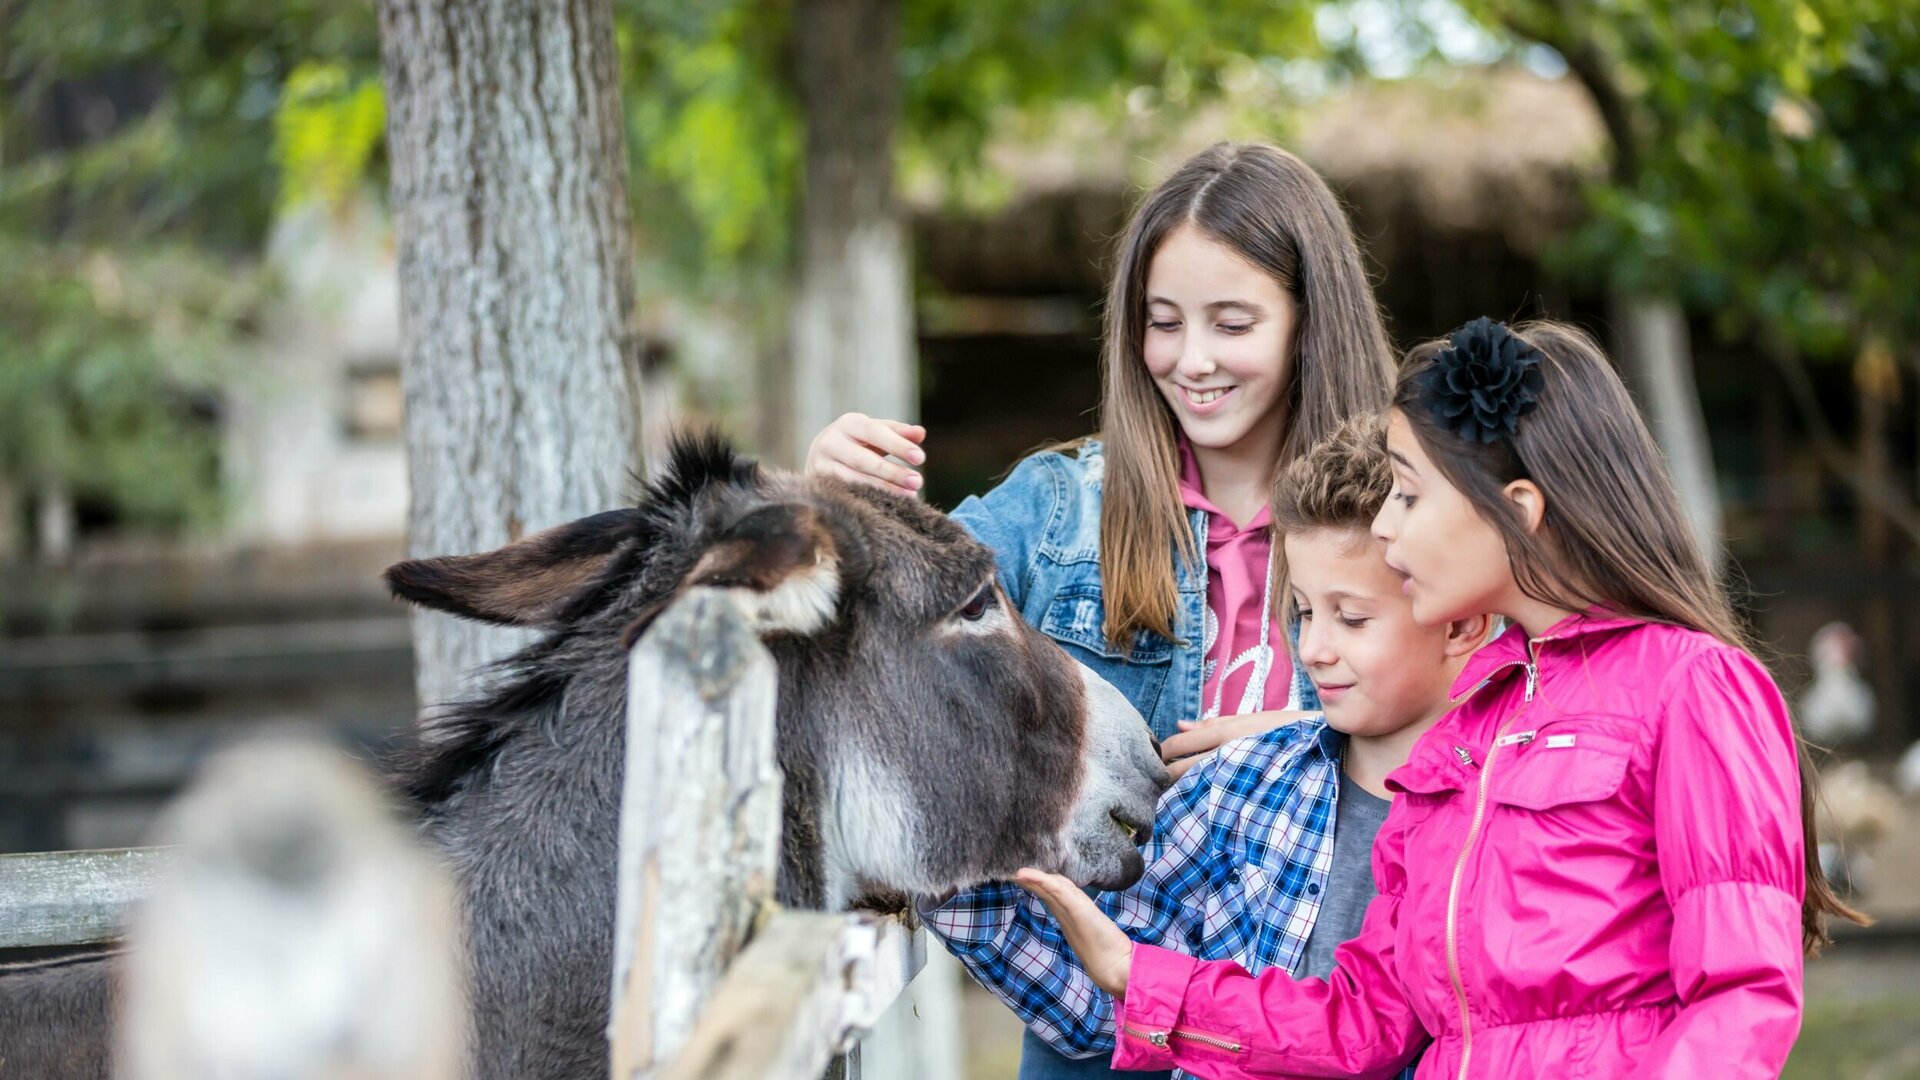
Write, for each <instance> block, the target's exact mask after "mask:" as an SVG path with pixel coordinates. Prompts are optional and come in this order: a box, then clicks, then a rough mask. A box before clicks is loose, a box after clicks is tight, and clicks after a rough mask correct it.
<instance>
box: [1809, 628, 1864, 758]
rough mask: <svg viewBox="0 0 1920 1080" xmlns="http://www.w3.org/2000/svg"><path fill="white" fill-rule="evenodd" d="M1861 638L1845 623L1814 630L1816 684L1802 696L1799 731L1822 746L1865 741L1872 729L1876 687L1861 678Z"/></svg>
mask: <svg viewBox="0 0 1920 1080" xmlns="http://www.w3.org/2000/svg"><path fill="white" fill-rule="evenodd" d="M1860 646H1861V641H1860V635H1859V634H1856V633H1854V632H1853V627H1851V626H1848V625H1847V624H1846V623H1843V622H1830V623H1828V624H1827V625H1825V626H1823V627H1821V628H1820V629H1818V630H1816V631H1814V634H1813V642H1812V643H1811V644H1810V645H1809V646H1808V649H1809V651H1810V652H1812V654H1813V681H1812V682H1811V683H1809V684H1807V688H1806V690H1805V691H1803V692H1802V693H1801V695H1800V703H1799V704H1800V708H1799V713H1800V730H1801V731H1802V732H1804V733H1805V734H1806V736H1807V738H1808V739H1810V740H1812V741H1813V742H1815V743H1817V744H1819V745H1821V746H1837V745H1840V744H1842V743H1847V742H1852V741H1854V740H1856V739H1860V738H1863V737H1865V736H1866V735H1867V733H1868V732H1871V731H1872V730H1873V715H1874V701H1873V688H1872V687H1870V686H1868V685H1867V681H1866V680H1865V679H1862V678H1861V677H1860V669H1859V661H1860Z"/></svg>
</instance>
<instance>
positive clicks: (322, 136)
mask: <svg viewBox="0 0 1920 1080" xmlns="http://www.w3.org/2000/svg"><path fill="white" fill-rule="evenodd" d="M377 55H378V42H377V38H376V36H375V30H374V20H373V12H372V7H371V5H369V4H366V3H364V2H362V0H274V2H272V3H249V2H243V0H181V2H178V3H169V4H165V5H160V6H155V5H152V4H147V3H140V2H136V0H100V2H94V3H86V4H72V3H63V2H60V0H25V2H23V3H19V4H16V5H14V6H12V7H11V8H7V9H5V10H4V11H0V89H3V90H4V96H0V326H4V327H5V328H6V334H5V335H4V336H0V476H4V477H5V478H6V479H8V480H10V481H12V483H13V485H14V486H15V487H16V489H29V488H31V486H33V485H38V484H58V485H61V486H64V487H66V488H68V489H70V490H72V491H73V492H74V493H75V494H76V495H78V496H80V497H82V498H83V499H86V500H88V501H90V502H94V503H98V504H104V505H105V506H107V507H110V508H111V509H113V510H114V511H115V512H116V513H117V514H119V515H120V516H121V517H122V518H123V519H124V520H127V521H129V522H131V523H135V524H146V525H163V526H173V527H178V526H192V525H196V524H203V523H207V522H210V521H211V520H212V519H213V518H214V517H215V516H216V515H217V513H218V511H219V508H220V478H219V471H218V459H217V450H218V447H217V437H218V433H217V430H216V428H215V426H214V425H213V424H212V423H211V422H210V420H209V418H208V416H207V415H206V414H207V412H208V411H209V409H211V408H213V407H214V405H213V403H214V401H215V399H214V397H213V395H212V393H211V391H212V385H213V377H214V375H215V374H216V373H217V372H218V371H219V370H220V364H221V361H222V360H223V358H225V357H227V356H228V355H230V352H231V349H232V346H233V344H234V342H235V339H236V337H237V336H238V335H240V334H241V333H243V332H244V330H245V328H246V326H247V324H248V322H249V321H250V320H251V318H252V317H253V315H254V313H255V312H256V310H257V309H258V307H259V305H260V303H261V302H262V288H261V285H260V275H259V274H258V273H257V271H255V270H254V269H253V266H254V260H255V258H256V256H257V254H258V252H259V251H260V249H261V246H262V242H263V240H264V238H265V235H266V231H267V228H268V226H269V224H270V222H271V220H272V215H273V212H274V207H275V202H276V197H277V194H278V192H279V190H280V187H279V183H280V177H279V175H277V174H276V170H275V169H274V163H275V161H276V160H278V161H281V162H284V163H285V164H286V165H287V166H288V172H287V174H286V175H287V176H288V177H290V178H291V179H293V180H294V181H295V182H297V183H299V184H302V185H307V186H309V187H311V188H313V189H314V190H316V191H318V190H331V189H333V188H335V187H337V186H338V185H340V184H341V183H344V182H346V181H345V177H346V176H348V175H350V174H353V173H358V172H361V171H364V170H366V169H369V168H372V167H373V166H374V164H375V162H374V160H373V159H372V156H371V155H372V147H373V146H374V145H376V144H377V139H378V136H379V132H378V131H377V128H378V126H379V118H378V117H379V114H378V111H377V110H378V92H377V87H370V85H369V84H368V83H367V82H365V81H364V80H363V79H362V80H358V81H356V79H355V78H353V77H351V76H349V75H347V74H346V73H348V72H362V73H370V72H375V71H377V66H376V58H377ZM290 80H291V82H292V86H293V88H294V89H295V90H297V91H299V92H298V93H296V94H293V95H291V96H290V97H289V101H290V103H291V107H290V108H289V109H287V110H286V115H285V117H283V118H282V121H281V122H280V123H276V113H277V111H278V110H279V109H280V105H281V103H282V100H283V93H282V91H283V88H285V87H288V86H289V82H290ZM330 86H337V87H338V88H339V89H338V92H337V93H336V92H330V91H329V89H328V88H329V87H330ZM369 124H371V126H372V127H373V128H374V129H375V130H373V131H371V132H370V131H369V130H368V127H369ZM327 141H331V143H332V144H333V146H334V147H335V149H333V150H328V149H326V148H325V147H323V146H321V145H320V144H321V143H322V142H327ZM276 146H277V147H278V148H279V153H278V154H276V153H275V150H276ZM329 154H332V155H334V157H333V160H328V158H329ZM14 509H15V508H12V507H0V514H6V513H10V512H12V511H13V510H14ZM4 524H5V523H4V522H0V526H4Z"/></svg>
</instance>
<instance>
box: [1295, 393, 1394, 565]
mask: <svg viewBox="0 0 1920 1080" xmlns="http://www.w3.org/2000/svg"><path fill="white" fill-rule="evenodd" d="M1392 487H1393V468H1392V466H1391V465H1390V464H1388V459H1387V418H1386V417H1385V416H1384V415H1383V414H1380V413H1360V414H1357V415H1354V416H1350V417H1348V418H1347V419H1345V420H1343V421H1341V422H1340V425H1339V426H1338V427H1336V428H1334V429H1333V433H1332V434H1330V435H1328V436H1327V437H1326V438H1324V439H1321V440H1320V441H1319V442H1317V443H1315V444H1314V445H1313V446H1312V447H1311V448H1309V449H1308V450H1307V451H1306V452H1305V453H1303V454H1301V455H1300V456H1299V457H1297V458H1294V459H1293V461H1292V462H1290V463H1289V464H1288V465H1287V467H1286V468H1285V469H1283V470H1281V472H1280V475H1279V477H1278V478H1277V479H1276V480H1275V481H1274V484H1273V524H1274V526H1275V528H1277V529H1279V530H1280V532H1281V534H1282V535H1284V534H1287V533H1293V532H1301V531H1304V530H1307V529H1359V530H1362V531H1366V530H1368V529H1369V528H1371V527H1372V525H1373V518H1374V515H1376V514H1378V513H1379V512H1380V507H1381V506H1382V505H1383V504H1385V503H1386V501H1387V492H1388V490H1389V489H1391V488H1392Z"/></svg>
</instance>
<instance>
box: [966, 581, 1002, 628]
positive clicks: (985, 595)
mask: <svg viewBox="0 0 1920 1080" xmlns="http://www.w3.org/2000/svg"><path fill="white" fill-rule="evenodd" d="M993 601H994V593H993V586H991V585H989V586H987V587H986V588H984V589H981V590H980V591H979V592H977V593H975V594H974V596H973V599H971V600H969V601H967V606H966V607H963V608H961V609H960V617H961V618H963V619H965V620H967V621H968V622H979V621H980V619H981V617H982V616H984V615H985V614H986V613H987V609H988V608H990V607H992V606H993Z"/></svg>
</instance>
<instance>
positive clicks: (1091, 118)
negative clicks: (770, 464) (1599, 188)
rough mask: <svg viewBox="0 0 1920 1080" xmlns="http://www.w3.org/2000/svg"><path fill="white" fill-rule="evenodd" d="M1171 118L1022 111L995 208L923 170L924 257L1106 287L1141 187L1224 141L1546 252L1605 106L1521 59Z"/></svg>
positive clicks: (948, 277) (992, 278) (920, 218)
mask: <svg viewBox="0 0 1920 1080" xmlns="http://www.w3.org/2000/svg"><path fill="white" fill-rule="evenodd" d="M1283 116H1284V119H1283V118H1282V117H1283ZM1165 123H1166V121H1165V120H1164V118H1162V119H1159V120H1156V119H1155V117H1153V116H1151V115H1148V116H1143V117H1137V118H1129V119H1127V120H1123V121H1120V122H1115V121H1112V120H1110V119H1106V118H1103V117H1101V116H1100V115H1099V114H1097V113H1095V112H1093V111H1092V110H1085V109H1069V110H1062V111H1061V112H1059V113H1058V114H1056V115H1053V116H1050V117H1047V118H1045V119H1044V120H1041V121H1033V120H1030V119H1029V120H1026V121H1022V122H1021V123H1020V124H1019V125H1018V126H1017V127H1016V128H1015V129H1014V130H1010V131H1007V132H1004V133H1003V134H1002V136H1001V137H1000V138H998V139H996V140H995V141H994V143H993V144H992V145H991V146H990V147H989V148H988V151H987V160H988V163H989V166H990V169H991V171H992V172H994V173H996V174H997V175H998V176H999V177H1002V178H1004V182H1005V183H1006V184H1007V185H1008V188H1009V191H1008V194H1007V198H1005V200H1004V201H1002V202H1001V203H1000V204H999V206H998V207H997V208H994V209H990V210H979V209H972V210H969V209H964V208H956V205H955V204H956V203H961V202H964V201H967V200H963V199H957V198H955V197H954V194H955V193H953V192H949V191H945V190H943V189H942V187H941V184H940V182H939V181H938V180H937V179H935V178H929V177H919V178H911V177H910V178H909V179H908V182H907V184H906V185H905V186H906V190H907V199H908V203H909V205H911V206H913V207H914V209H915V217H916V228H915V241H916V246H917V249H918V252H919V255H920V260H921V263H922V266H923V268H925V269H927V270H928V271H930V272H931V273H932V274H933V276H934V278H935V279H936V280H939V281H941V282H942V283H944V284H945V285H946V286H947V287H948V288H951V289H955V290H956V291H979V292H988V293H992V292H1025V291H1047V290H1046V289H1045V288H1044V285H1045V283H1046V282H1049V281H1052V282H1056V283H1057V284H1056V285H1055V286H1054V289H1055V291H1061V290H1065V289H1069V288H1079V289H1082V290H1085V289H1087V288H1089V287H1090V288H1091V289H1092V290H1094V291H1097V290H1098V286H1099V281H1100V276H1101V273H1100V268H1099V263H1100V261H1101V259H1102V258H1103V257H1104V255H1105V253H1106V251H1107V249H1108V246H1109V244H1110V241H1111V239H1112V237H1113V236H1114V235H1115V234H1116V233H1117V232H1118V231H1119V229H1120V226H1121V224H1122V220H1123V218H1124V215H1125V211H1126V207H1127V206H1128V205H1129V204H1130V202H1131V200H1132V199H1133V198H1134V197H1136V196H1137V195H1138V193H1139V192H1140V191H1142V190H1144V189H1145V188H1146V187H1148V186H1151V185H1152V184H1153V183H1155V182H1156V181H1158V180H1159V178H1160V177H1162V176H1164V175H1166V174H1167V172H1169V171H1170V170H1172V169H1173V168H1174V167H1175V166H1176V165H1177V164H1178V163H1179V162H1180V161H1182V160H1184V159H1185V158H1186V157H1187V156H1189V155H1190V154H1192V153H1193V152H1195V151H1197V150H1199V149H1200V148H1202V147H1204V146H1206V145H1208V144H1210V143H1213V142H1216V141H1219V140H1221V139H1267V140H1270V141H1273V142H1276V143H1279V144H1280V145H1282V146H1286V147H1288V148H1290V149H1292V150H1294V151H1295V152H1297V153H1299V154H1300V156H1301V157H1303V158H1305V159H1306V160H1307V161H1308V162H1310V163H1311V164H1312V165H1313V166H1314V167H1315V168H1317V169H1319V170H1320V171H1321V173H1322V174H1323V175H1324V176H1326V177H1327V180H1328V182H1329V183H1331V184H1332V185H1333V187H1334V188H1335V190H1337V191H1339V192H1340V193H1341V194H1342V196H1343V197H1344V198H1345V199H1346V200H1347V201H1348V203H1349V204H1350V206H1351V208H1352V210H1353V211H1354V214H1355V216H1356V218H1358V219H1363V220H1365V221H1370V222H1374V223H1389V222H1395V221H1403V220H1406V219H1407V218H1408V217H1409V216H1411V217H1412V218H1415V219H1417V220H1418V221H1419V222H1420V223H1421V225H1422V226H1423V227H1422V229H1421V230H1419V231H1420V232H1421V233H1422V234H1424V235H1428V236H1431V235H1433V234H1436V233H1438V234H1441V235H1445V234H1465V233H1471V234H1481V235H1490V236H1495V237H1498V238H1500V239H1501V240H1502V241H1503V242H1504V244H1505V246H1506V247H1508V248H1510V249H1511V250H1513V251H1515V252H1519V253H1524V254H1537V253H1538V252H1539V251H1540V250H1541V248H1542V247H1543V246H1544V245H1545V243H1546V242H1547V241H1548V240H1549V239H1550V238H1551V237H1552V236H1554V235H1556V234H1557V233H1559V232H1561V231H1563V230H1564V229H1565V228H1566V227H1567V225H1568V224H1569V223H1571V222H1572V221H1574V220H1576V219H1577V217H1578V215H1579V213H1580V205H1579V199H1578V188H1579V183H1580V180H1581V179H1582V178H1583V177H1584V176H1586V175H1589V174H1590V173H1591V172H1593V171H1595V170H1597V169H1599V168H1600V167H1602V163H1603V155H1604V142H1603V139H1604V135H1603V132H1602V129H1601V125H1600V121H1599V117H1598V114H1597V113H1596V112H1595V110H1594V108H1593V105H1592V103H1591V102H1590V101H1589V100H1588V98H1587V96H1586V94H1585V92H1584V91H1583V90H1582V89H1581V88H1580V87H1579V86H1578V85H1577V84H1576V83H1574V82H1573V81H1572V80H1570V79H1542V78H1540V77H1539V76H1536V75H1533V74H1531V73H1528V72H1525V71H1521V70H1516V69H1475V70H1454V71H1450V72H1448V73H1446V75H1445V76H1444V77H1432V78H1423V79H1408V80H1401V81H1395V82H1381V83H1369V84H1364V85H1362V86H1359V87H1356V88H1355V89H1353V90H1352V91H1350V92H1348V93H1345V94H1343V95H1341V96H1339V97H1335V98H1330V99H1327V100H1325V101H1322V102H1319V103H1317V104H1315V105H1313V106H1311V107H1308V108H1304V109H1301V110H1298V111H1296V112H1292V113H1287V114H1283V113H1281V112H1280V111H1279V110H1278V109H1277V108H1276V109H1274V110H1267V111H1263V110H1262V109H1261V108H1260V107H1259V106H1258V105H1250V104H1249V103H1246V102H1229V103H1226V104H1225V105H1223V106H1220V107H1217V108H1210V109H1208V110H1205V111H1203V112H1201V113H1200V114H1199V115H1197V116H1194V117H1191V118H1189V119H1187V120H1185V121H1183V122H1181V123H1180V125H1179V127H1178V129H1177V130H1175V131H1172V132H1167V131H1165V130H1164V125H1165ZM1156 124H1158V125H1160V127H1159V128H1156V126H1155V125H1156ZM972 201H976V202H977V201H979V200H977V199H976V200H972ZM1373 231H1374V232H1375V234H1376V235H1375V236H1374V237H1373V242H1374V243H1375V244H1376V245H1379V244H1385V245H1386V246H1391V244H1392V241H1393V237H1392V233H1393V231H1394V230H1392V229H1391V228H1390V227H1389V228H1386V229H1384V230H1381V229H1375V230H1373ZM1382 231H1384V232H1385V233H1387V235H1385V236H1381V235H1379V234H1380V233H1381V232H1382ZM1374 254H1375V255H1376V257H1381V258H1390V255H1389V253H1387V252H1384V251H1380V250H1376V251H1375V252H1374Z"/></svg>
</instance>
